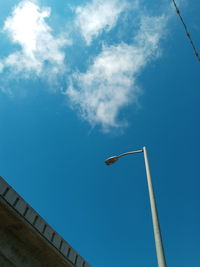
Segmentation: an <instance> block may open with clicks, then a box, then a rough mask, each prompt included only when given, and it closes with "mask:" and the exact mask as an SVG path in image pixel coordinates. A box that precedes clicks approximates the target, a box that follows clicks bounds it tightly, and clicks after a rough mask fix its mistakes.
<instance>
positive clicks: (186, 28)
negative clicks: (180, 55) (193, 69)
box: [172, 0, 200, 62]
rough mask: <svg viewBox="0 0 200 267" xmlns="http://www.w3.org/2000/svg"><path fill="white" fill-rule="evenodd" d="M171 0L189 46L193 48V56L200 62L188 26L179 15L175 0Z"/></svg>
mask: <svg viewBox="0 0 200 267" xmlns="http://www.w3.org/2000/svg"><path fill="white" fill-rule="evenodd" d="M172 1H173V4H174V7H175V9H176V13H177V15H178V16H179V18H180V20H181V22H182V24H183V27H184V29H185V32H186V35H187V37H188V39H189V41H190V44H191V46H192V48H193V50H194V53H195V56H196V57H197V59H198V61H199V62H200V56H199V53H198V51H197V49H196V46H195V44H194V42H193V40H192V37H191V34H190V33H189V31H188V27H187V25H186V23H185V21H184V20H183V17H182V16H181V12H180V10H179V8H178V6H177V4H176V1H175V0H172Z"/></svg>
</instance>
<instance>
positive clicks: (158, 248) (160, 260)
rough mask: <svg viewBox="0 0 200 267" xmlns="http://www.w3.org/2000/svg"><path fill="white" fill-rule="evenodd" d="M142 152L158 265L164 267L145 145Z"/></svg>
mask: <svg viewBox="0 0 200 267" xmlns="http://www.w3.org/2000/svg"><path fill="white" fill-rule="evenodd" d="M143 152H144V162H145V167H146V174H147V183H148V189H149V198H150V206H151V214H152V222H153V230H154V238H155V245H156V254H157V260H158V267H166V261H165V255H164V249H163V245H162V236H161V232H160V225H159V219H158V214H157V208H156V201H155V197H154V190H153V184H152V181H151V173H150V168H149V162H148V156H147V150H146V147H143Z"/></svg>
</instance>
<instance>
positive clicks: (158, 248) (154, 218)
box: [105, 146, 166, 267]
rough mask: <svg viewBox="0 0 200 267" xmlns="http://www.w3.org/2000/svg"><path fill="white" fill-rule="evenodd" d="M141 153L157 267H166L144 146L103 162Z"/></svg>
mask: <svg viewBox="0 0 200 267" xmlns="http://www.w3.org/2000/svg"><path fill="white" fill-rule="evenodd" d="M142 152H143V153H144V162H145V168H146V175H147V183H148V190H149V198H150V206H151V215H152V222H153V230H154V239H155V245H156V254H157V261H158V267H166V260H165V255H164V249H163V244H162V236H161V231H160V225H159V219H158V212H157V208H156V201H155V196H154V190H153V184H152V181H151V174H150V167H149V162H148V157H147V149H146V147H145V146H144V147H143V149H140V150H136V151H131V152H126V153H123V154H120V155H118V156H113V157H110V158H108V159H107V160H106V161H105V163H106V164H107V165H111V164H113V163H115V162H116V161H117V160H118V159H119V158H120V157H123V156H126V155H130V154H136V153H142Z"/></svg>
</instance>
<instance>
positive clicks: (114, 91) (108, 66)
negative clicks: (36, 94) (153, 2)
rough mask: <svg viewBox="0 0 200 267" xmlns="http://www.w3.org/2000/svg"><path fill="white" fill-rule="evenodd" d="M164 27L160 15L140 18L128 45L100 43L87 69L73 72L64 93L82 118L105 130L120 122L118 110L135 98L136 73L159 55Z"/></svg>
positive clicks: (163, 19)
mask: <svg viewBox="0 0 200 267" xmlns="http://www.w3.org/2000/svg"><path fill="white" fill-rule="evenodd" d="M164 26H165V17H164V16H162V17H142V18H141V26H140V29H139V30H138V33H137V34H136V36H135V38H134V40H133V43H132V44H131V45H128V44H125V43H121V44H119V45H115V46H110V47H109V46H104V47H103V50H102V52H101V53H100V54H99V55H98V56H97V57H96V58H95V59H94V62H93V64H92V65H91V66H90V67H89V69H88V70H87V72H85V73H76V74H74V75H73V77H72V79H71V82H70V86H69V88H68V90H67V92H66V93H67V95H68V97H69V99H70V100H71V102H72V104H73V105H74V106H75V107H76V108H78V109H79V112H80V115H81V116H82V118H84V119H85V120H87V121H89V122H90V123H91V124H92V125H96V124H99V125H101V126H102V127H103V130H105V131H108V130H109V129H110V128H111V127H120V126H123V125H124V124H123V123H120V122H119V120H118V114H119V111H120V109H121V108H122V107H124V106H126V105H128V104H129V103H130V102H132V103H133V102H134V101H136V100H137V96H138V93H139V88H138V86H137V83H136V78H137V75H138V74H139V73H140V71H141V69H142V68H143V67H145V65H146V64H147V63H148V62H149V61H150V60H152V59H153V58H155V57H157V56H158V55H159V47H158V45H159V41H160V38H161V37H162V35H163V30H164Z"/></svg>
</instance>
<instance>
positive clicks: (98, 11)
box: [75, 0, 126, 45]
mask: <svg viewBox="0 0 200 267" xmlns="http://www.w3.org/2000/svg"><path fill="white" fill-rule="evenodd" d="M125 7H126V4H125V2H124V1H122V0H109V1H105V0H93V1H92V2H91V3H88V4H87V5H85V6H79V7H77V8H76V9H75V12H76V26H78V28H79V29H80V31H81V34H82V36H83V37H84V39H85V41H86V43H87V44H88V45H89V44H90V43H91V41H92V40H93V39H94V38H95V37H97V36H98V35H99V34H100V33H101V32H102V31H103V30H106V31H109V30H111V29H112V28H113V27H114V26H115V24H116V22H117V19H118V17H119V15H120V13H121V12H122V11H123V10H124V9H125Z"/></svg>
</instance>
